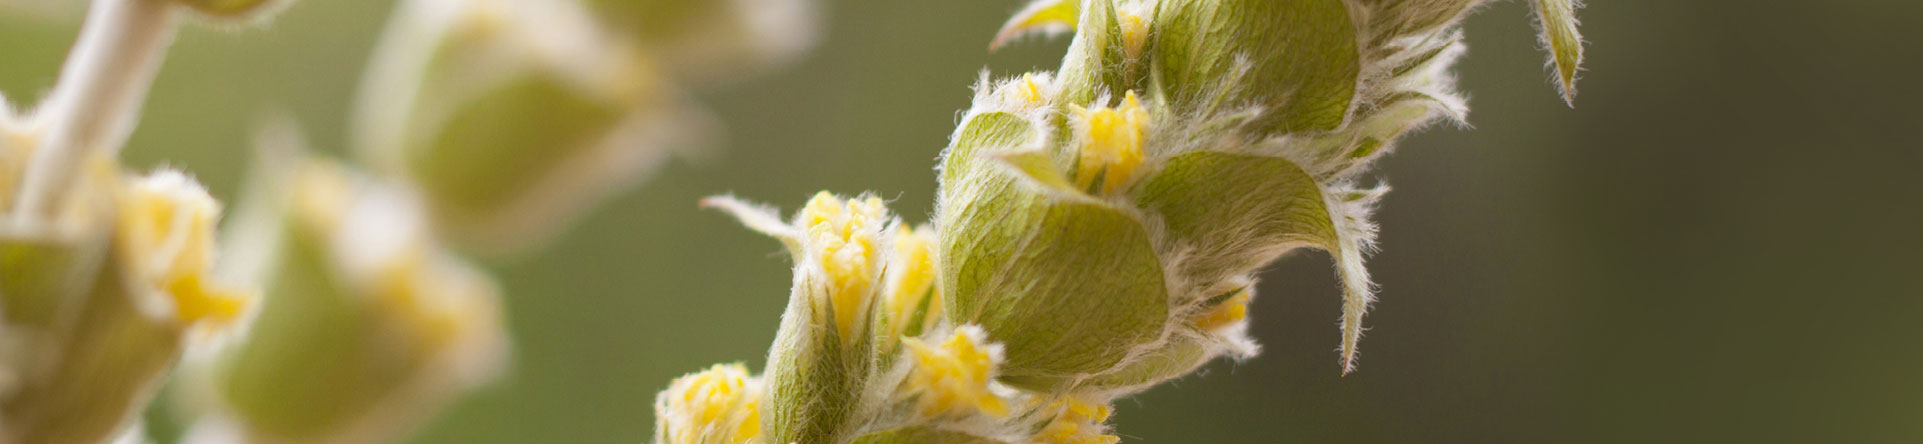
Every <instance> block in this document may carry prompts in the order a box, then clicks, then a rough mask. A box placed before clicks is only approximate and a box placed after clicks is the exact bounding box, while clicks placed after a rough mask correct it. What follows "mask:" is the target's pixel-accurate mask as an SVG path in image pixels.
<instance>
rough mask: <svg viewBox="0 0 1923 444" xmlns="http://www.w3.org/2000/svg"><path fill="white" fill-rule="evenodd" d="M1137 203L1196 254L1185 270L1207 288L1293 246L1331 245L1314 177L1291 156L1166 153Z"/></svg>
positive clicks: (1328, 224)
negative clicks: (1165, 162)
mask: <svg viewBox="0 0 1923 444" xmlns="http://www.w3.org/2000/svg"><path fill="white" fill-rule="evenodd" d="M1136 203H1137V204H1139V205H1140V206H1141V207H1142V208H1143V209H1145V210H1147V211H1149V212H1150V213H1152V214H1155V215H1159V216H1161V218H1162V223H1163V225H1164V226H1165V227H1166V228H1167V231H1166V232H1167V233H1168V234H1169V235H1170V239H1171V240H1172V241H1174V242H1178V243H1180V244H1181V246H1182V247H1184V248H1186V249H1188V250H1189V251H1191V252H1192V254H1190V255H1188V260H1185V261H1183V262H1182V263H1181V264H1179V265H1180V266H1181V268H1180V270H1178V271H1177V272H1179V273H1182V274H1184V275H1186V276H1188V278H1189V282H1194V283H1196V285H1198V286H1201V287H1203V288H1197V289H1196V290H1204V289H1207V288H1208V287H1210V286H1213V285H1216V284H1217V283H1219V282H1223V281H1225V280H1227V279H1229V278H1232V277H1236V276H1242V275H1246V274H1248V273H1250V272H1252V271H1254V270H1255V269H1256V268H1259V267H1261V266H1263V265H1266V264H1268V263H1269V262H1270V261H1273V260H1275V258H1276V257H1279V256H1280V255H1281V254H1282V253H1285V252H1287V250H1288V249H1290V248H1294V247H1295V246H1309V247H1315V248H1322V249H1330V250H1332V249H1334V248H1335V245H1336V244H1337V241H1336V230H1335V225H1334V222H1333V221H1332V220H1331V219H1330V214H1329V209H1328V206H1327V205H1326V204H1325V203H1324V202H1323V199H1322V190H1321V187H1320V186H1319V185H1317V183H1316V181H1315V179H1314V178H1313V177H1310V176H1309V174H1308V173H1306V172H1304V171H1302V168H1300V167H1298V166H1296V164H1295V163H1294V162H1290V161H1288V160H1285V159H1278V158H1273V157H1262V156H1253V155H1243V154H1228V153H1220V152H1213V151H1198V152H1192V153H1188V154H1183V155H1180V156H1176V157H1174V158H1171V159H1169V161H1168V163H1167V164H1166V166H1164V167H1163V169H1162V171H1160V172H1158V173H1156V174H1155V175H1154V176H1152V177H1150V178H1149V179H1148V180H1147V181H1146V182H1145V183H1143V184H1142V185H1141V188H1140V192H1139V193H1138V194H1137V198H1136Z"/></svg>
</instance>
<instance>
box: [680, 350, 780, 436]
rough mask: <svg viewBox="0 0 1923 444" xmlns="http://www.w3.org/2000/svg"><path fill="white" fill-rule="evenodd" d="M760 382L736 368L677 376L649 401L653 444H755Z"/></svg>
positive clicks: (758, 427) (723, 366) (718, 366)
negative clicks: (653, 416) (652, 414)
mask: <svg viewBox="0 0 1923 444" xmlns="http://www.w3.org/2000/svg"><path fill="white" fill-rule="evenodd" d="M760 402H761V379H760V378H756V377H753V376H749V375H748V369H747V368H745V367H742V366H741V364H716V365H715V366H714V367H710V368H708V369H707V370H705V371H702V372H699V373H694V374H690V375H687V376H682V377H681V378H679V379H675V380H674V382H673V383H671V384H669V385H668V389H667V390H665V391H662V392H661V395H660V396H658V397H656V398H655V400H654V410H655V414H656V415H657V416H658V420H657V421H656V424H655V435H654V442H655V444H745V443H759V442H761V440H760V438H761V410H760V408H759V404H760Z"/></svg>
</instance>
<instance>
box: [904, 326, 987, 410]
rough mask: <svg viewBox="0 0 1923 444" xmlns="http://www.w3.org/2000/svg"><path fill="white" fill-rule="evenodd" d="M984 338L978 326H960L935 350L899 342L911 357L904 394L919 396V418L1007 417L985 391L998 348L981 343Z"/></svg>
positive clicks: (908, 340)
mask: <svg viewBox="0 0 1923 444" xmlns="http://www.w3.org/2000/svg"><path fill="white" fill-rule="evenodd" d="M985 336H986V334H985V333H983V332H982V331H981V329H980V328H978V327H973V326H964V327H962V328H959V329H957V330H956V331H955V333H954V335H953V336H950V337H949V339H948V341H947V342H943V343H942V344H941V345H940V346H939V347H937V346H931V345H928V344H927V343H924V342H921V341H920V340H916V339H914V338H904V339H902V343H903V344H907V345H908V349H909V350H911V351H912V352H913V353H914V356H915V367H914V370H913V373H911V374H910V375H909V376H908V381H907V387H906V390H905V391H907V392H908V393H911V394H915V395H917V396H919V398H918V399H919V400H920V401H919V403H920V406H921V407H920V408H921V413H922V415H924V416H928V417H937V416H947V415H951V414H958V415H965V414H969V413H973V412H982V413H987V414H990V415H994V416H996V417H1001V416H1007V415H1008V406H1007V405H1006V404H1005V403H1003V402H1002V398H1001V397H1000V396H997V395H995V393H994V391H992V390H990V389H989V385H988V383H989V381H990V380H991V379H992V378H993V377H994V372H995V366H996V365H998V364H999V363H1000V361H1001V357H1000V351H999V350H998V349H996V348H994V347H993V346H990V345H988V344H986V343H985V342H984V341H985V340H984V337H985Z"/></svg>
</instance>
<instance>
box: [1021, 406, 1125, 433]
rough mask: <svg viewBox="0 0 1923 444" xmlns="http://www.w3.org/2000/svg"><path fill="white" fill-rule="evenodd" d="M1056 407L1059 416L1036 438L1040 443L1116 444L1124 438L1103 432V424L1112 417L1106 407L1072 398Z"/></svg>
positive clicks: (1043, 428)
mask: <svg viewBox="0 0 1923 444" xmlns="http://www.w3.org/2000/svg"><path fill="white" fill-rule="evenodd" d="M1053 407H1054V408H1056V409H1057V410H1059V411H1060V413H1058V414H1056V416H1055V419H1054V420H1052V421H1049V423H1048V425H1047V426H1045V427H1042V431H1041V432H1038V433H1036V434H1035V441H1036V442H1038V443H1042V444H1115V443H1117V442H1121V441H1122V438H1121V437H1118V436H1115V435H1109V434H1105V433H1103V432H1102V424H1103V423H1105V422H1107V421H1108V416H1109V413H1111V411H1110V410H1109V407H1108V406H1106V405H1100V404H1094V403H1089V402H1086V401H1082V400H1080V399H1073V398H1069V399H1064V400H1061V401H1056V402H1055V404H1054V405H1053Z"/></svg>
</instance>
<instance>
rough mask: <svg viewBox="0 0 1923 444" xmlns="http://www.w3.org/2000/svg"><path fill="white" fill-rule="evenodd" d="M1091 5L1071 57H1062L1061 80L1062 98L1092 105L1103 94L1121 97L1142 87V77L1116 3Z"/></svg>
mask: <svg viewBox="0 0 1923 444" xmlns="http://www.w3.org/2000/svg"><path fill="white" fill-rule="evenodd" d="M1088 6H1089V7H1088V8H1087V9H1083V10H1082V11H1081V17H1082V18H1081V22H1080V23H1079V24H1078V25H1076V29H1075V40H1074V41H1071V42H1070V43H1069V45H1068V56H1067V57H1065V58H1063V59H1062V69H1061V75H1060V77H1059V78H1058V79H1057V81H1058V82H1060V83H1061V84H1062V94H1063V96H1062V99H1063V100H1065V101H1067V102H1068V103H1073V104H1079V105H1088V104H1091V103H1093V102H1094V101H1095V98H1096V97H1100V96H1101V95H1102V94H1103V93H1107V95H1108V96H1109V97H1111V98H1120V97H1121V96H1122V94H1124V93H1125V92H1127V91H1128V90H1130V89H1137V88H1139V87H1140V80H1141V77H1142V76H1141V75H1140V73H1136V72H1134V70H1136V69H1137V67H1136V66H1135V64H1133V63H1129V60H1128V56H1127V54H1126V52H1125V50H1124V48H1123V42H1122V27H1121V18H1120V16H1118V15H1116V11H1115V5H1113V4H1110V2H1108V1H1104V0H1096V1H1090V2H1089V4H1088Z"/></svg>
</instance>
